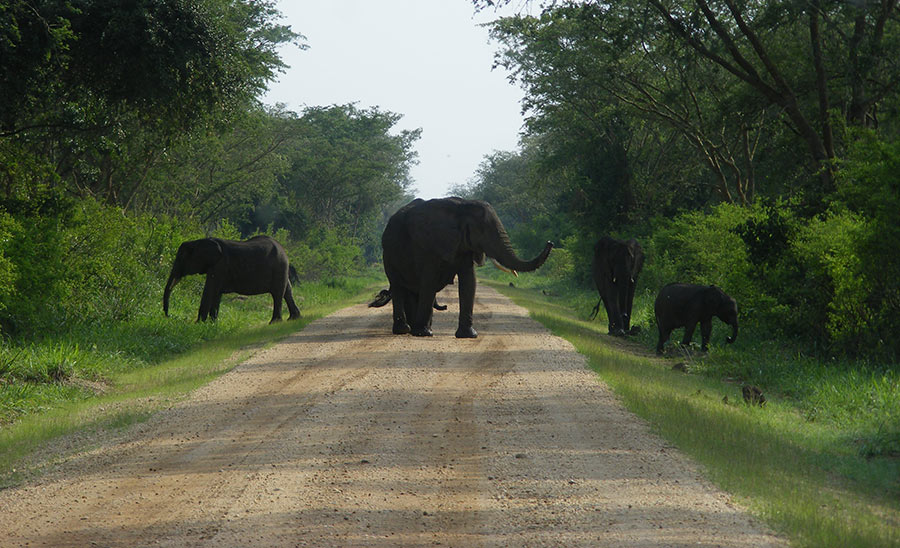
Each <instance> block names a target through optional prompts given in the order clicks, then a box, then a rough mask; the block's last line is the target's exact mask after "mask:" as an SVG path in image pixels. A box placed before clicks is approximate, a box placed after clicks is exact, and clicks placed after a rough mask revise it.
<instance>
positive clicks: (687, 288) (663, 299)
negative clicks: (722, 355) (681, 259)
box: [655, 283, 738, 354]
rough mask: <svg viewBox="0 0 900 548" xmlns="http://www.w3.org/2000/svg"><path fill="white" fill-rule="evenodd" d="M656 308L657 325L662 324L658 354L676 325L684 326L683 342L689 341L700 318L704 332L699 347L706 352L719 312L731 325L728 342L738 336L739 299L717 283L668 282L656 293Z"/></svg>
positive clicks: (720, 317)
mask: <svg viewBox="0 0 900 548" xmlns="http://www.w3.org/2000/svg"><path fill="white" fill-rule="evenodd" d="M655 309H656V325H657V326H658V327H659V341H658V342H657V343H656V353H657V354H662V350H663V345H664V344H665V343H666V341H667V340H669V335H671V333H672V330H673V329H675V328H676V327H684V338H683V339H682V340H681V344H683V345H688V344H690V343H691V339H692V338H693V336H694V328H695V327H697V322H700V334H701V335H702V336H703V344H702V346H701V347H700V348H701V350H703V351H704V352H706V350H707V349H708V346H709V335H710V333H711V332H712V317H713V316H718V317H719V319H720V320H722V321H723V322H725V323H727V324H728V325H730V326H731V329H732V332H731V336H730V337H728V339H727V340H726V342H728V343H729V344H730V343H733V342H734V340H735V339H736V338H737V334H738V320H737V302H736V301H735V300H734V299H732V298H731V297H729V296H728V295H726V294H725V292H724V291H722V290H721V289H719V288H718V287H716V286H714V285H695V284H682V283H672V284H669V285H667V286H665V287H664V288H662V289H661V290H660V292H659V295H658V296H657V297H656V304H655Z"/></svg>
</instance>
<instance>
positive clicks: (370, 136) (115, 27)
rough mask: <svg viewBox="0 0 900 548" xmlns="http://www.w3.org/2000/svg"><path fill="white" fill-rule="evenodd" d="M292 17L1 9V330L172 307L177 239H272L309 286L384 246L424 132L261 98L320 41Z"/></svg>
mask: <svg viewBox="0 0 900 548" xmlns="http://www.w3.org/2000/svg"><path fill="white" fill-rule="evenodd" d="M279 18H280V14H279V13H278V12H277V11H276V10H275V8H274V2H271V1H269V0H237V1H234V0H229V1H222V0H201V1H199V2H182V1H180V0H135V1H129V2H111V1H107V0H75V1H68V2H56V1H52V0H47V1H38V2H24V1H17V0H13V1H12V2H4V3H3V5H2V6H0V97H3V101H2V104H0V333H2V335H3V336H5V337H12V338H13V340H15V341H18V342H17V343H16V344H21V343H22V342H24V341H29V340H34V339H36V338H41V337H51V336H54V335H55V334H58V333H61V332H66V331H69V330H72V329H76V328H78V326H81V325H88V326H90V325H94V326H99V325H107V324H110V323H115V322H122V321H131V320H134V319H135V318H138V317H144V316H149V315H158V314H160V305H159V300H160V291H161V288H162V285H163V283H164V280H165V276H166V273H167V270H168V267H169V265H170V263H171V260H172V257H173V256H174V252H175V249H176V248H177V246H178V245H179V243H180V242H181V241H184V240H187V239H192V238H198V237H202V236H204V235H219V236H223V237H230V238H234V239H240V238H244V237H248V236H250V235H253V234H256V233H259V232H267V233H270V234H274V235H275V236H276V237H277V238H278V239H279V240H281V241H282V242H283V243H284V244H285V245H286V247H287V248H288V251H289V254H290V255H291V258H292V261H293V263H294V264H295V266H296V268H297V270H298V272H299V274H300V275H301V278H302V279H303V280H317V279H327V278H329V277H333V276H336V275H343V274H346V273H349V272H353V271H356V270H358V269H359V268H360V267H361V266H362V265H363V259H364V257H363V254H364V252H367V253H368V254H369V256H370V257H375V256H376V252H375V248H376V246H377V237H376V236H375V234H376V232H377V225H378V223H379V222H381V220H382V218H383V210H384V209H385V208H387V207H388V206H389V205H390V204H393V203H395V202H396V201H398V200H399V199H401V198H402V197H403V196H404V194H405V193H406V191H407V190H408V187H409V185H410V181H409V176H408V173H409V167H410V165H411V164H412V163H413V162H415V154H414V152H413V151H412V146H413V144H414V142H415V140H416V139H417V138H418V132H416V131H402V132H398V131H395V129H394V126H395V125H396V123H397V122H398V120H399V118H400V116H399V115H396V114H393V113H390V112H384V111H381V110H379V109H377V108H373V109H359V108H357V107H356V106H354V105H335V106H330V107H310V108H307V109H305V110H304V111H303V112H300V113H294V112H287V111H285V110H283V109H282V108H280V107H267V106H264V105H262V104H261V103H260V101H259V98H260V96H261V94H262V93H263V92H264V91H265V89H266V86H267V85H268V83H269V82H270V81H271V80H272V79H273V78H274V77H275V75H276V74H277V73H278V72H279V71H281V70H282V69H283V68H284V64H283V63H282V61H281V59H280V57H279V55H278V52H277V48H278V47H279V46H281V45H283V44H294V45H296V46H297V47H300V48H303V47H305V45H304V43H303V37H302V36H300V35H298V34H296V33H295V32H293V31H292V30H291V29H290V28H288V27H286V26H284V25H281V24H279V23H278V20H279ZM195 289H196V288H195ZM0 382H2V381H0Z"/></svg>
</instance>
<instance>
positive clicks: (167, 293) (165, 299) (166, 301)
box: [163, 266, 181, 316]
mask: <svg viewBox="0 0 900 548" xmlns="http://www.w3.org/2000/svg"><path fill="white" fill-rule="evenodd" d="M180 279H181V276H179V275H178V272H177V271H176V269H175V266H173V267H172V273H171V274H169V280H168V281H167V282H166V290H165V291H164V292H163V313H165V315H166V316H168V315H169V296H170V295H171V294H172V288H173V287H175V285H176V284H177V283H178V281H179V280H180Z"/></svg>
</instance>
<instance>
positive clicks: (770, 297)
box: [458, 0, 900, 362]
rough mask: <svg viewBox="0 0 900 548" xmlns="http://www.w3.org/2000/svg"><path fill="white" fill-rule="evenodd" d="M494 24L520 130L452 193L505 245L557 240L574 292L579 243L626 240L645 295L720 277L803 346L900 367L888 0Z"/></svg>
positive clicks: (614, 12) (594, 6)
mask: <svg viewBox="0 0 900 548" xmlns="http://www.w3.org/2000/svg"><path fill="white" fill-rule="evenodd" d="M497 3H498V2H491V1H479V0H475V1H474V4H475V5H476V6H478V7H482V8H484V7H489V6H492V5H494V4H497ZM499 3H506V2H499ZM491 28H492V35H493V37H494V38H495V39H496V40H498V41H499V43H500V44H501V49H500V51H499V53H498V54H497V64H498V65H499V66H503V67H505V68H506V69H508V70H509V72H510V74H511V79H512V80H513V81H515V82H516V83H518V84H519V85H521V86H522V87H523V89H524V90H525V100H524V105H523V107H524V110H525V112H526V114H527V121H526V135H525V137H524V139H523V142H522V147H521V150H520V151H518V152H516V153H498V154H495V155H493V156H491V157H488V158H487V159H486V160H485V162H484V164H483V165H482V169H481V170H480V171H479V173H478V174H477V175H476V177H475V179H474V180H473V181H472V182H471V183H470V184H469V185H467V186H466V187H464V188H461V189H458V190H459V191H460V192H463V193H465V194H467V195H468V196H471V197H482V198H485V199H488V200H490V201H492V203H493V204H494V206H495V208H496V209H497V210H498V211H499V212H500V213H501V216H502V217H503V218H504V220H505V221H506V222H507V223H508V225H509V228H510V229H511V233H512V235H513V239H514V240H515V241H516V243H517V244H518V245H520V246H522V247H530V246H533V245H534V243H535V242H536V241H539V240H540V238H537V237H535V232H538V233H540V234H542V235H543V236H544V238H546V237H548V236H550V237H553V238H555V239H556V241H559V242H562V243H563V244H564V246H565V247H566V248H567V249H568V251H569V252H570V253H571V254H572V256H573V257H574V261H575V264H576V268H575V269H574V274H573V275H574V277H575V278H576V279H577V280H578V281H580V282H581V283H583V284H587V283H589V279H588V277H587V275H586V273H587V270H588V268H589V267H588V265H589V264H590V253H591V244H592V242H594V241H596V239H597V238H598V237H599V236H600V235H602V234H606V233H612V234H614V235H618V236H622V237H637V238H638V239H639V240H640V241H641V242H642V243H643V245H644V247H645V250H647V251H648V253H647V255H648V262H647V266H646V268H645V274H644V277H643V284H647V285H645V287H650V288H657V289H658V288H659V287H661V285H663V284H664V283H667V282H670V281H676V280H678V281H685V282H698V283H715V284H718V285H720V286H722V287H724V288H725V289H726V290H727V291H728V292H729V293H731V294H732V295H734V296H735V297H737V298H738V300H739V302H740V303H741V310H742V316H743V317H744V318H745V321H749V322H753V323H754V324H756V325H760V326H765V327H766V328H767V329H768V330H769V332H770V333H771V334H772V335H773V336H782V337H783V340H785V341H787V340H791V341H793V342H794V343H795V344H796V345H797V347H799V348H801V349H804V350H807V351H808V350H812V349H816V351H818V352H822V353H824V354H831V355H833V354H847V355H853V356H866V357H874V358H878V359H882V360H886V361H888V362H891V361H894V360H896V358H897V357H898V356H900V339H898V337H897V333H900V324H898V323H897V317H898V316H900V284H898V283H897V280H898V274H900V259H898V255H897V253H896V250H898V249H900V233H898V230H900V228H898V227H900V178H898V177H897V173H898V167H900V165H898V164H900V148H898V147H897V142H898V140H897V138H898V136H900V116H898V114H900V113H898V108H900V87H898V84H900V64H898V63H897V60H896V55H895V54H894V53H893V52H895V51H897V50H898V49H900V8H898V4H897V2H896V1H894V0H884V1H875V2H850V3H847V2H836V1H816V2H792V1H785V2H735V1H732V0H721V1H719V0H685V1H674V2H669V1H657V0H648V1H646V2H644V1H630V0H628V1H624V2H613V3H608V2H595V1H592V0H588V1H562V2H553V3H550V4H549V5H547V6H545V7H542V8H541V9H540V10H539V13H538V14H536V15H528V16H525V15H520V16H514V17H506V18H501V19H499V20H497V21H496V22H495V23H494V24H493V25H492V27H491Z"/></svg>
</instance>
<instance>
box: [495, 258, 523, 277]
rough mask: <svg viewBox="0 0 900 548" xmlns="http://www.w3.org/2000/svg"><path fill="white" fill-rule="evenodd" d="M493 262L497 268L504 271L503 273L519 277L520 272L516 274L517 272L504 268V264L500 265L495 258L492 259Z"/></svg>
mask: <svg viewBox="0 0 900 548" xmlns="http://www.w3.org/2000/svg"><path fill="white" fill-rule="evenodd" d="M491 262H492V263H494V266H496V267H497V268H499V269H500V270H502V271H503V272H509V273H510V274H512V275H513V276H515V277H516V278H518V277H519V273H518V272H516V271H515V270H512V269H509V268H506V267H505V266H503V265H502V264H500V263H498V262H497V260H496V259H494V258H493V257H492V258H491Z"/></svg>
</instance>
